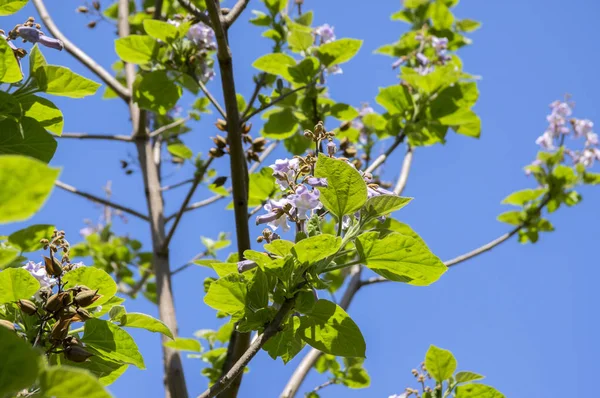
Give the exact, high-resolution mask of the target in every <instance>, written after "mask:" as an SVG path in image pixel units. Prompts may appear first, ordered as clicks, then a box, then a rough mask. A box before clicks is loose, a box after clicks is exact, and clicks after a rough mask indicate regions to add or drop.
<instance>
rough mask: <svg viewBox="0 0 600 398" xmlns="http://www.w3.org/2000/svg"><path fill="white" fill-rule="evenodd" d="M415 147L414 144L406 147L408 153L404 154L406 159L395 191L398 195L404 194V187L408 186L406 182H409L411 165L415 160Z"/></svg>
mask: <svg viewBox="0 0 600 398" xmlns="http://www.w3.org/2000/svg"><path fill="white" fill-rule="evenodd" d="M413 154H414V149H413V147H412V146H410V145H408V148H407V149H406V155H405V156H404V161H403V162H402V170H401V171H400V177H398V182H397V183H396V187H395V188H394V193H395V194H396V195H398V196H399V195H402V192H403V191H404V188H406V183H407V182H408V175H409V174H410V166H411V164H412V160H413Z"/></svg>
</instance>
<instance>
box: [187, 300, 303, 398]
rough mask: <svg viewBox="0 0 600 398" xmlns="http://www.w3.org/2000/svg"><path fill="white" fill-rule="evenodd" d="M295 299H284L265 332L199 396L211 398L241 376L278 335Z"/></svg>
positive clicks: (200, 397)
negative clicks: (262, 349) (271, 339)
mask: <svg viewBox="0 0 600 398" xmlns="http://www.w3.org/2000/svg"><path fill="white" fill-rule="evenodd" d="M295 301H296V299H295V298H292V299H290V300H286V301H284V303H283V304H282V305H281V308H280V309H279V311H277V314H275V318H273V320H272V321H271V323H269V325H267V327H265V330H264V332H263V333H262V334H261V335H260V336H258V337H257V338H256V339H255V340H254V341H253V342H252V344H251V345H250V346H249V347H248V349H247V350H246V351H245V352H244V353H243V355H241V356H240V358H239V359H238V360H237V362H236V363H235V364H234V365H233V366H232V367H231V369H229V371H228V372H227V373H226V374H225V375H224V376H221V378H220V379H219V380H217V382H216V383H215V384H213V385H212V386H211V387H210V388H209V389H208V390H206V391H204V392H203V393H202V394H200V395H199V396H198V398H210V397H214V396H216V395H217V394H219V393H221V392H222V391H224V390H225V389H226V388H227V387H228V386H229V385H230V384H231V383H232V382H233V381H234V380H235V379H236V378H237V377H239V376H240V375H241V374H242V372H243V371H244V368H246V365H248V363H250V361H251V360H252V358H254V356H255V355H256V354H257V353H258V352H259V351H260V349H261V348H262V346H263V345H265V343H266V342H267V341H268V340H269V339H270V338H271V337H273V336H274V335H276V334H277V332H279V327H280V326H281V324H282V322H283V321H284V319H285V318H286V317H287V315H288V314H289V313H290V312H291V310H292V308H293V307H294V303H295Z"/></svg>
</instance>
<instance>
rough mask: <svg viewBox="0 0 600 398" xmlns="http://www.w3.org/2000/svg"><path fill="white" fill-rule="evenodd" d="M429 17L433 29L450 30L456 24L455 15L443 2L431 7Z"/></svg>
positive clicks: (434, 3)
mask: <svg viewBox="0 0 600 398" xmlns="http://www.w3.org/2000/svg"><path fill="white" fill-rule="evenodd" d="M427 17H429V18H431V21H432V22H433V27H434V28H435V29H438V30H443V29H450V28H451V27H452V24H453V23H454V15H452V12H451V11H450V9H449V8H448V7H447V6H446V5H445V4H444V3H442V2H441V1H435V2H433V3H431V4H430V5H429V8H428V9H427Z"/></svg>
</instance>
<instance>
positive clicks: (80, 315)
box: [71, 308, 92, 322]
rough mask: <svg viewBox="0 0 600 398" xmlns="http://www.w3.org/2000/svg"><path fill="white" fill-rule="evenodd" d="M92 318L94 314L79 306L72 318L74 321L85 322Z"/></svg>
mask: <svg viewBox="0 0 600 398" xmlns="http://www.w3.org/2000/svg"><path fill="white" fill-rule="evenodd" d="M90 318H92V315H91V314H90V313H89V312H88V311H87V310H85V309H83V308H77V309H76V310H75V314H74V316H73V317H72V318H71V320H72V321H73V322H85V321H87V320H88V319H90Z"/></svg>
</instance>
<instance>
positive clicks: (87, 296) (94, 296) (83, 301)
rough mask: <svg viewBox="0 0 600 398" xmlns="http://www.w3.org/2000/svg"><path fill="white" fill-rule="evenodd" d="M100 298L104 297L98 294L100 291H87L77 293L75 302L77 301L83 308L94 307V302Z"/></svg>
mask: <svg viewBox="0 0 600 398" xmlns="http://www.w3.org/2000/svg"><path fill="white" fill-rule="evenodd" d="M100 297H102V295H101V294H98V290H95V291H94V290H85V291H82V292H79V293H77V295H76V296H75V298H74V299H73V301H75V303H76V304H77V305H79V306H81V307H87V306H89V305H92V303H94V301H96V300H98V299H99V298H100Z"/></svg>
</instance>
